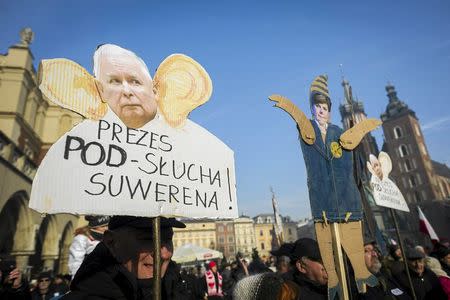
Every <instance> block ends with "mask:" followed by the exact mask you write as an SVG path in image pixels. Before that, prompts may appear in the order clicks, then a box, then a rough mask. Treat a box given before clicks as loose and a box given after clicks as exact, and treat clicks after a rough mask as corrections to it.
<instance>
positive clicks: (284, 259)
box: [270, 243, 294, 275]
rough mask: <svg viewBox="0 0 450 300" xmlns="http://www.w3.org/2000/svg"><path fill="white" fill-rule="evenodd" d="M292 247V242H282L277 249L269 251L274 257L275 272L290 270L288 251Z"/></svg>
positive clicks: (281, 272)
mask: <svg viewBox="0 0 450 300" xmlns="http://www.w3.org/2000/svg"><path fill="white" fill-rule="evenodd" d="M293 249H294V243H284V244H282V245H281V246H280V248H278V249H277V250H272V251H270V254H272V255H273V256H275V258H276V260H277V261H276V268H277V274H280V275H281V274H285V273H288V272H289V271H290V270H291V264H290V262H291V259H290V258H289V255H290V252H291V251H292V250H293Z"/></svg>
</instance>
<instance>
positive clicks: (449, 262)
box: [437, 247, 450, 267]
mask: <svg viewBox="0 0 450 300" xmlns="http://www.w3.org/2000/svg"><path fill="white" fill-rule="evenodd" d="M437 258H438V259H439V262H440V263H441V264H442V265H444V266H445V265H446V266H448V267H450V249H449V248H446V247H442V248H441V249H439V250H438V251H437Z"/></svg>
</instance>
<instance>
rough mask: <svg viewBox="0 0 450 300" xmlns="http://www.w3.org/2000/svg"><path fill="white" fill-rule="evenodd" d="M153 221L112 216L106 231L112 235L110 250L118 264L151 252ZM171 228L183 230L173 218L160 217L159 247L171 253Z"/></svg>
mask: <svg viewBox="0 0 450 300" xmlns="http://www.w3.org/2000/svg"><path fill="white" fill-rule="evenodd" d="M153 219H154V218H148V217H134V216H114V217H112V218H111V220H110V221H109V226H108V231H111V232H113V233H114V239H115V244H114V246H113V248H112V249H111V248H110V251H111V252H112V254H113V256H114V257H115V258H116V259H117V260H118V261H119V262H126V261H127V260H129V259H136V257H137V255H138V253H139V252H140V251H143V250H146V251H153V247H154V239H153V222H152V221H153ZM173 227H175V228H185V227H186V225H185V224H184V223H183V222H180V221H178V220H176V219H175V218H165V217H160V238H161V245H162V246H165V247H166V248H167V249H169V250H170V251H173V243H172V237H173V229H172V228H173Z"/></svg>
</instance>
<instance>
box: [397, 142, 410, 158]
mask: <svg viewBox="0 0 450 300" xmlns="http://www.w3.org/2000/svg"><path fill="white" fill-rule="evenodd" d="M399 151H400V157H404V156H406V155H408V154H409V153H408V147H406V145H400V147H399Z"/></svg>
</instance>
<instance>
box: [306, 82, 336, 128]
mask: <svg viewBox="0 0 450 300" xmlns="http://www.w3.org/2000/svg"><path fill="white" fill-rule="evenodd" d="M309 93H310V104H311V112H312V114H313V116H314V119H316V120H317V122H319V124H320V125H325V124H327V123H328V122H329V121H330V111H331V100H330V95H329V93H328V76H327V75H319V76H317V77H316V78H315V79H314V81H313V82H312V83H311V87H310V89H309Z"/></svg>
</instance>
